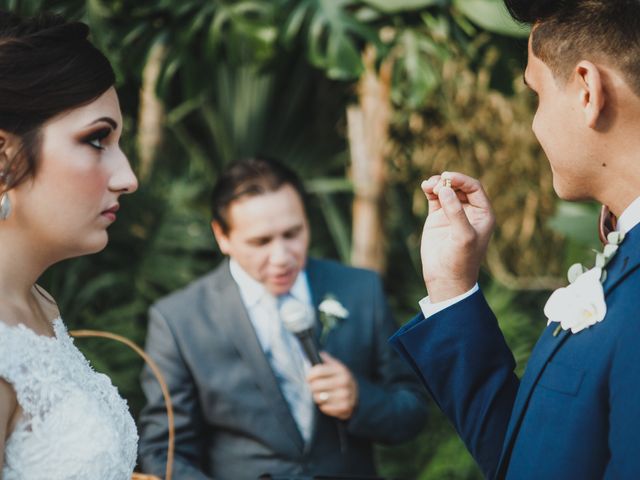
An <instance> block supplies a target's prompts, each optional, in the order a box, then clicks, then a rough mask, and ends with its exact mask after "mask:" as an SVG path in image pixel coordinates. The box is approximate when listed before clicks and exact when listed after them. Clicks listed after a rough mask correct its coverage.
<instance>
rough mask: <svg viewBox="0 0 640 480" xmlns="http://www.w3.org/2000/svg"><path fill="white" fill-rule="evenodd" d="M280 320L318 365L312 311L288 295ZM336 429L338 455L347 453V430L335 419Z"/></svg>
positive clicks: (318, 356)
mask: <svg viewBox="0 0 640 480" xmlns="http://www.w3.org/2000/svg"><path fill="white" fill-rule="evenodd" d="M280 318H281V319H282V324H283V325H284V328H286V329H287V330H288V331H289V332H291V333H293V334H294V335H295V336H296V338H297V339H298V341H299V342H300V344H301V345H302V349H303V350H304V353H305V354H306V355H307V358H308V359H309V361H310V362H311V365H318V364H319V363H323V362H322V358H320V354H319V353H318V346H317V345H316V341H315V337H314V334H313V324H314V315H313V309H312V308H311V307H310V306H308V305H306V304H304V303H302V302H301V301H299V300H296V299H295V298H293V297H292V296H291V295H288V296H287V297H286V298H285V299H284V300H283V301H282V304H281V305H280ZM335 422H336V428H337V429H338V441H339V443H340V453H342V454H346V453H347V430H346V426H345V424H344V422H343V421H341V420H339V419H338V418H336V419H335Z"/></svg>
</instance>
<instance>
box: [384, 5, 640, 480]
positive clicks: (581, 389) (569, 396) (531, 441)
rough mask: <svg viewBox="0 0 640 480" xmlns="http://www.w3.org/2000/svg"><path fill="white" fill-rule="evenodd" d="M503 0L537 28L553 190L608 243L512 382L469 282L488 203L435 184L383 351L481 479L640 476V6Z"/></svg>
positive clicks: (451, 183)
mask: <svg viewBox="0 0 640 480" xmlns="http://www.w3.org/2000/svg"><path fill="white" fill-rule="evenodd" d="M505 3H506V4H507V6H508V8H509V10H510V11H511V13H512V15H513V16H514V17H515V18H516V19H518V20H520V21H525V22H530V23H532V24H533V28H532V31H531V35H530V39H529V61H528V65H527V68H526V71H525V76H524V78H525V82H526V84H527V85H528V86H529V87H530V88H531V89H532V90H533V91H534V92H535V93H536V94H537V95H538V97H539V105H538V110H537V112H536V115H535V118H534V121H533V131H534V133H535V135H536V136H537V138H538V140H539V141H540V144H541V145H542V147H543V149H544V151H545V153H546V155H547V157H548V159H549V162H550V164H551V169H552V171H553V185H554V188H555V191H556V192H557V193H558V195H559V196H560V197H561V198H563V199H566V200H596V201H598V202H601V203H602V204H604V205H606V206H607V207H609V209H610V211H611V212H612V213H613V214H615V216H616V217H617V219H618V221H617V230H618V233H613V234H612V235H609V236H608V243H609V245H608V246H607V247H606V248H605V250H604V254H601V255H599V256H598V257H597V258H596V267H595V268H594V269H593V270H592V271H590V272H588V273H585V274H584V275H582V276H580V277H579V278H578V279H577V280H575V279H574V280H575V282H574V283H573V284H572V285H571V286H570V287H569V288H567V289H565V290H561V291H558V292H556V293H554V295H553V296H552V298H551V299H550V301H549V302H548V303H547V306H546V308H545V314H546V315H547V317H548V318H549V322H550V325H549V326H548V327H547V328H546V330H545V331H544V333H543V334H542V336H541V338H540V339H539V341H538V343H537V345H536V346H535V349H534V350H533V352H532V354H531V357H530V360H529V362H528V365H527V368H526V371H525V373H524V376H523V377H522V379H518V378H517V377H516V376H515V375H514V373H513V370H514V367H515V362H514V359H513V356H512V354H511V352H510V351H509V349H508V347H507V345H506V343H505V341H504V338H503V336H502V334H501V332H500V330H499V328H498V324H497V322H496V319H495V317H494V315H493V313H492V312H491V310H490V308H489V306H488V305H487V303H486V301H485V299H484V297H483V295H482V292H481V291H480V290H479V289H478V286H477V283H476V282H477V278H478V271H479V268H480V263H481V261H482V258H483V257H484V255H485V252H486V248H487V244H488V242H489V237H490V235H491V232H492V230H493V226H494V216H493V213H492V211H491V207H490V204H489V201H488V199H487V197H486V195H485V193H484V191H483V189H482V186H481V185H480V184H479V182H478V181H477V180H475V179H472V178H469V177H467V176H464V175H462V174H459V173H447V172H445V173H443V174H442V175H438V176H434V177H431V178H430V179H429V180H427V181H425V182H424V183H423V185H422V189H423V190H424V192H425V194H426V196H427V199H428V202H429V216H428V217H427V220H426V223H425V227H424V231H423V240H422V262H423V273H424V280H425V284H426V288H427V290H428V293H429V296H428V297H426V298H425V299H424V300H423V301H422V302H421V307H422V314H420V315H418V317H417V318H415V319H414V320H413V321H412V322H410V323H409V324H407V325H406V326H405V327H403V328H402V329H401V330H400V331H399V332H398V333H397V334H396V335H395V336H394V337H393V338H392V340H391V341H392V343H393V344H394V346H395V347H396V348H397V350H398V351H399V352H401V353H402V354H403V355H404V357H405V358H406V359H407V361H408V362H409V364H410V365H412V366H413V368H414V369H415V370H416V371H417V372H418V373H419V375H420V376H421V377H422V380H423V382H424V383H425V385H426V386H427V388H428V390H429V392H430V393H431V395H432V396H433V398H434V399H435V401H436V403H437V404H438V405H439V406H440V407H441V408H442V410H443V411H444V412H445V413H446V415H447V416H448V417H449V418H450V420H451V421H452V423H453V424H454V426H455V427H456V429H457V431H458V432H459V434H460V435H461V437H462V438H463V440H464V441H465V442H466V445H467V447H468V448H469V450H470V451H471V453H472V454H473V456H474V457H475V459H476V461H477V462H478V464H479V465H480V467H481V469H482V471H483V473H484V474H485V475H486V477H488V478H508V479H517V480H526V479H581V480H585V479H602V478H607V479H613V478H616V479H630V478H640V455H638V444H639V443H640V315H639V314H638V295H639V292H640V268H639V267H640V227H638V226H637V224H638V223H639V222H640V133H639V132H640V34H639V32H640V1H639V0H571V1H559V0H546V1H541V0H538V1H535V0H534V1H532V0H517V1H516V0H511V1H506V2H505ZM621 240H622V242H621V243H620V241H621ZM576 273H581V270H580V271H579V272H575V271H574V272H572V275H571V276H572V277H575V276H576ZM572 279H573V278H572ZM541 321H543V319H541Z"/></svg>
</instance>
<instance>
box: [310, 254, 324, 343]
mask: <svg viewBox="0 0 640 480" xmlns="http://www.w3.org/2000/svg"><path fill="white" fill-rule="evenodd" d="M305 271H306V273H307V280H308V281H309V290H310V291H311V303H313V309H314V312H315V314H316V325H315V334H316V341H317V342H318V344H319V343H320V334H321V333H322V324H321V323H320V320H319V312H318V306H319V305H320V303H322V301H323V300H324V298H325V296H326V295H327V294H328V293H329V281H328V279H327V278H326V276H325V275H324V272H323V268H322V262H319V261H318V260H314V259H312V258H310V259H309V260H307V267H306V270H305Z"/></svg>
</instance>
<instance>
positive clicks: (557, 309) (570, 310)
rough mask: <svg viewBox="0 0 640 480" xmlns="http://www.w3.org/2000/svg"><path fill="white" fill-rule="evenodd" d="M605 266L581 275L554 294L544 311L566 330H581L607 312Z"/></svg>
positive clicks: (550, 319) (597, 320) (598, 320)
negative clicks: (603, 283) (602, 277)
mask: <svg viewBox="0 0 640 480" xmlns="http://www.w3.org/2000/svg"><path fill="white" fill-rule="evenodd" d="M601 276H602V269H600V268H597V267H594V268H592V269H591V270H588V271H587V272H585V273H583V274H582V275H580V276H579V277H578V278H577V279H576V281H575V282H573V283H572V284H571V285H569V286H568V287H565V288H559V289H558V290H556V291H555V292H553V293H552V294H551V297H549V300H547V304H546V305H545V306H544V314H545V315H546V316H547V318H548V319H549V321H548V322H547V325H549V324H550V323H551V322H559V323H560V326H561V327H562V329H563V330H571V333H578V332H580V331H581V330H584V329H585V328H587V327H590V326H591V325H594V324H595V323H597V322H601V321H602V320H603V319H604V316H605V315H606V314H607V304H606V303H605V301H604V290H603V289H602V284H601V283H600V278H601Z"/></svg>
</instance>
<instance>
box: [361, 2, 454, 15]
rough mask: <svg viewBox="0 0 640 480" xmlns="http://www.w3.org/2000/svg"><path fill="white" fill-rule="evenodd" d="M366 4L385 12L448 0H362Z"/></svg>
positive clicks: (405, 9)
mask: <svg viewBox="0 0 640 480" xmlns="http://www.w3.org/2000/svg"><path fill="white" fill-rule="evenodd" d="M362 1H363V2H364V3H366V4H367V5H371V6H372V7H375V8H377V9H378V10H380V11H382V12H385V13H398V12H403V11H407V10H418V9H421V8H427V7H433V6H436V5H445V4H447V3H448V2H449V0H362Z"/></svg>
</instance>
